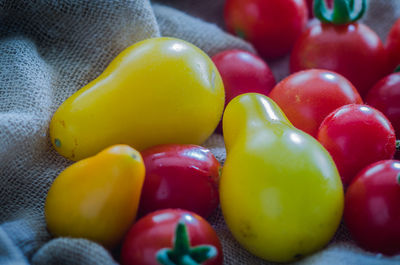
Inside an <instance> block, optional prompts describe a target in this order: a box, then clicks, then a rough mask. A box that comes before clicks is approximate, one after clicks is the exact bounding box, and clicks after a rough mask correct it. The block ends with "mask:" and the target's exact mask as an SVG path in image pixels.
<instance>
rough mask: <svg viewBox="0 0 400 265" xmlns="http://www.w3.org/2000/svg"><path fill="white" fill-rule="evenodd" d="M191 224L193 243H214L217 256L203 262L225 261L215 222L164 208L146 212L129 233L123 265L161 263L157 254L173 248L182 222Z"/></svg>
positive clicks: (218, 264)
mask: <svg viewBox="0 0 400 265" xmlns="http://www.w3.org/2000/svg"><path fill="white" fill-rule="evenodd" d="M180 221H183V222H184V223H185V225H186V227H187V232H188V235H189V241H190V245H191V246H192V247H194V246H199V245H204V244H206V245H211V246H214V247H215V248H216V249H217V256H216V257H215V258H213V259H210V260H208V261H206V262H205V263H203V264H204V265H220V264H222V261H223V254H222V247H221V243H220V241H219V239H218V237H217V234H216V233H215V231H214V230H213V228H212V227H211V225H210V224H209V223H208V222H207V221H206V220H205V219H203V218H202V217H200V216H199V215H196V214H195V213H192V212H189V211H183V210H178V209H164V210H159V211H156V212H153V213H150V214H148V215H146V216H145V217H143V218H141V219H140V220H139V221H137V222H136V223H135V224H134V225H133V226H132V228H131V229H130V230H129V232H128V233H127V235H126V237H125V240H124V243H123V245H122V250H121V261H122V264H123V265H134V264H135V265H136V264H140V265H159V264H160V263H158V262H157V260H156V254H157V253H158V252H159V251H160V250H161V249H163V248H172V247H173V243H174V237H175V236H174V235H175V230H176V226H177V224H178V222H180Z"/></svg>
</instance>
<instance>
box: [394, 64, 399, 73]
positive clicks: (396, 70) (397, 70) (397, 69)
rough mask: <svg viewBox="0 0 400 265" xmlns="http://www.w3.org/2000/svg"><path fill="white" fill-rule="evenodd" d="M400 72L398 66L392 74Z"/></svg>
mask: <svg viewBox="0 0 400 265" xmlns="http://www.w3.org/2000/svg"><path fill="white" fill-rule="evenodd" d="M398 72H400V64H399V65H398V66H397V67H396V68H395V69H394V72H393V73H398Z"/></svg>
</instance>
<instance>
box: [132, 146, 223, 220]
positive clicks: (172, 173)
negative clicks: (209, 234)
mask: <svg viewBox="0 0 400 265" xmlns="http://www.w3.org/2000/svg"><path fill="white" fill-rule="evenodd" d="M141 154H142V157H143V161H144V164H145V167H146V177H145V180H144V184H143V189H142V194H141V198H140V205H139V213H140V215H143V214H146V213H149V212H151V211H155V210H158V209H165V208H181V209H185V210H189V211H193V212H195V213H197V214H199V215H201V216H203V217H208V216H209V215H210V214H211V213H212V212H213V211H214V210H215V209H216V208H217V206H218V203H219V193H218V182H219V174H220V172H219V171H220V168H221V166H220V164H219V162H218V161H217V159H216V158H215V157H214V155H213V154H212V153H211V152H210V150H208V149H206V148H204V147H201V146H197V145H175V144H168V145H159V146H154V147H150V148H148V149H146V150H144V151H142V153H141Z"/></svg>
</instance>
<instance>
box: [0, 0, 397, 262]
mask: <svg viewBox="0 0 400 265" xmlns="http://www.w3.org/2000/svg"><path fill="white" fill-rule="evenodd" d="M223 4H224V1H223V0H203V1H198V0H168V1H154V2H150V1H149V0H97V1H89V0H74V1H72V0H60V1H47V0H37V1H31V0H0V264H10V265H11V264H13V265H16V264H17V265H18V264H37V265H40V264H117V261H118V258H117V255H116V253H110V252H108V251H107V250H106V249H104V248H103V247H102V246H100V245H98V244H96V243H94V242H90V241H88V240H85V239H71V238H52V237H51V235H50V234H49V233H48V232H47V230H46V223H45V220H44V216H43V205H44V201H45V198H46V194H47V191H48V189H49V188H50V185H51V183H52V182H53V180H54V179H55V178H56V177H57V175H58V174H59V173H60V172H61V171H62V170H64V169H65V168H66V167H67V166H68V165H70V164H71V163H72V162H70V161H68V160H67V159H64V158H63V157H61V156H60V155H59V154H57V153H56V152H55V151H54V149H53V148H52V146H51V144H50V142H49V135H48V126H49V122H50V119H51V116H52V114H53V113H54V112H55V110H56V109H57V107H58V106H59V105H60V104H61V103H62V102H63V101H64V100H65V99H67V98H68V97H69V96H70V95H72V94H73V93H74V92H75V91H77V90H78V89H79V88H81V87H82V86H84V85H85V84H87V83H88V82H90V81H91V80H93V79H94V78H96V77H97V76H98V75H99V74H100V73H101V72H102V71H103V70H104V69H105V67H106V66H107V65H108V64H109V63H110V62H111V60H112V59H113V58H114V57H115V56H116V55H117V54H119V53H120V52H121V51H122V50H124V49H125V48H126V47H128V46H130V45H132V44H134V43H135V42H138V41H140V40H143V39H147V38H151V37H158V36H171V37H177V38H181V39H184V40H187V41H189V42H192V43H193V44H195V45H197V46H198V47H200V48H201V49H203V50H204V51H205V52H206V53H208V54H209V55H210V56H212V55H214V54H216V53H217V52H219V51H222V50H225V49H231V48H239V49H245V50H248V51H254V49H253V48H252V46H251V45H250V44H248V43H246V42H245V41H243V40H240V39H238V38H236V37H234V36H232V35H229V34H228V33H226V32H225V31H224V30H223V27H224V24H223V19H222V13H223V11H222V10H223ZM398 17H400V1H398V0H370V8H369V12H368V14H367V16H366V18H365V19H364V23H366V24H367V25H369V26H371V27H372V28H373V29H374V30H376V31H377V32H378V33H379V35H380V36H381V37H382V38H383V39H385V38H386V34H387V32H388V30H389V28H390V26H391V25H392V23H393V22H394V21H395V19H396V18H398ZM268 63H269V65H270V66H271V67H272V70H273V72H274V74H275V76H276V78H277V79H278V80H280V79H282V78H283V77H284V76H286V75H287V74H288V58H282V59H280V60H276V61H274V62H268ZM204 146H206V147H208V148H210V149H211V150H212V152H213V153H214V154H215V156H216V157H217V159H218V160H219V161H221V162H223V161H224V159H225V149H224V142H223V138H222V137H221V136H219V135H213V136H212V137H211V138H210V139H209V140H208V141H207V142H206V143H205V144H204ZM209 221H210V222H211V224H212V225H213V227H214V228H215V229H216V231H217V233H218V235H219V237H220V239H221V241H222V244H223V250H224V255H225V264H251V265H256V264H270V263H268V262H265V261H262V260H260V259H258V258H256V257H254V256H253V255H251V254H249V253H248V252H247V251H245V250H244V249H243V248H241V247H240V246H239V245H238V243H237V242H236V241H235V240H234V239H233V237H232V235H231V234H230V232H229V230H228V229H227V227H226V225H225V223H224V220H223V217H222V214H221V212H220V210H218V211H216V212H215V214H214V215H213V216H212V217H211V218H210V219H209ZM298 263H299V264H399V263H400V257H390V258H389V257H383V256H379V255H375V254H372V253H368V252H365V251H363V250H361V249H359V248H358V247H356V246H355V244H354V242H352V240H351V239H350V237H349V235H348V233H347V232H346V229H345V227H344V226H343V225H342V226H341V228H340V229H339V231H338V233H337V235H336V237H335V238H334V239H333V240H332V242H331V243H330V244H329V245H328V246H327V248H325V249H324V250H322V251H320V252H318V253H316V254H314V255H312V256H310V257H307V258H305V259H303V260H301V261H299V262H298Z"/></svg>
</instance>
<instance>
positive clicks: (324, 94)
mask: <svg viewBox="0 0 400 265" xmlns="http://www.w3.org/2000/svg"><path fill="white" fill-rule="evenodd" d="M269 97H270V98H271V99H272V100H274V101H275V102H276V103H277V104H278V105H279V107H280V108H281V109H282V110H283V112H284V113H285V115H286V117H287V118H288V119H289V120H290V122H291V123H292V124H293V125H294V126H295V127H297V128H298V129H300V130H303V131H305V132H306V133H309V134H311V135H312V136H314V137H316V136H317V132H318V128H319V125H320V124H321V122H322V121H323V120H324V118H325V117H326V116H328V114H330V113H331V112H332V111H334V110H335V109H337V108H338V107H340V106H343V105H347V104H351V103H357V104H362V103H363V102H362V99H361V97H360V95H359V94H358V92H357V90H356V88H355V87H354V86H353V85H352V84H351V83H350V81H348V80H347V79H346V78H345V77H343V76H341V75H339V74H336V73H334V72H331V71H327V70H318V69H312V70H304V71H300V72H297V73H294V74H292V75H290V76H288V77H286V78H285V79H283V80H282V81H281V82H279V83H278V84H277V85H276V86H275V87H274V89H272V91H271V93H270V94H269Z"/></svg>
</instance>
